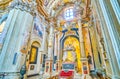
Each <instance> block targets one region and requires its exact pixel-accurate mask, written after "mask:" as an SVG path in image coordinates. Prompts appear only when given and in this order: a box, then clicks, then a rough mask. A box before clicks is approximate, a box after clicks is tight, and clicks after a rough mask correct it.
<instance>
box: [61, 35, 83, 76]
mask: <svg viewBox="0 0 120 79" xmlns="http://www.w3.org/2000/svg"><path fill="white" fill-rule="evenodd" d="M69 44H70V45H72V46H73V47H74V48H75V53H76V60H75V63H76V72H77V73H80V74H81V73H82V70H81V61H80V43H79V38H78V37H77V36H74V35H69V36H66V37H65V38H64V39H63V45H62V50H64V48H65V47H67V46H68V45H69ZM63 53H64V52H63V51H62V57H63ZM67 57H68V59H69V60H72V57H71V54H70V53H68V56H67Z"/></svg>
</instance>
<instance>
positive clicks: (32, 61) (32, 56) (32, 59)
mask: <svg viewBox="0 0 120 79" xmlns="http://www.w3.org/2000/svg"><path fill="white" fill-rule="evenodd" d="M37 52H38V47H35V46H31V51H30V64H36V63H37Z"/></svg>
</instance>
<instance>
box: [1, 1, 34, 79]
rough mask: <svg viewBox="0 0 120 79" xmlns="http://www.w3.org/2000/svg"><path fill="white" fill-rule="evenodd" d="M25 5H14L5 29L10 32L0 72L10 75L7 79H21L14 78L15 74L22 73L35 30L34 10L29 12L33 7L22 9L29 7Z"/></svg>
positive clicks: (3, 52) (4, 47) (3, 50)
mask: <svg viewBox="0 0 120 79" xmlns="http://www.w3.org/2000/svg"><path fill="white" fill-rule="evenodd" d="M13 3H14V2H13ZM23 4H24V2H21V4H20V5H19V4H18V2H17V1H16V2H15V3H14V5H12V6H13V7H12V9H11V10H10V12H9V15H8V19H7V21H6V25H5V27H8V30H7V33H6V38H5V41H4V44H3V48H2V52H1V55H0V60H1V62H0V64H1V65H0V72H1V73H2V72H5V73H6V74H8V76H5V79H8V78H9V79H14V78H15V79H19V76H18V75H16V76H14V74H17V73H18V72H20V69H21V66H22V65H23V64H24V63H25V61H26V54H27V52H28V46H29V45H28V43H29V39H30V34H31V30H32V28H33V15H32V14H31V11H32V10H29V9H30V8H31V7H28V8H27V9H23V10H22V9H20V8H25V7H26V6H27V5H23ZM30 5H32V6H33V4H29V6H30ZM18 6H19V7H18ZM16 7H17V8H16ZM34 7H35V6H34ZM23 46H26V47H25V48H24V50H25V51H26V52H22V51H21V50H22V49H23ZM9 75H11V76H9Z"/></svg>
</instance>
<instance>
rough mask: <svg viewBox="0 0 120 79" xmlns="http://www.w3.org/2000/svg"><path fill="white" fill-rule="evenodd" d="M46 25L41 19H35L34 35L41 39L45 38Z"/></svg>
mask: <svg viewBox="0 0 120 79" xmlns="http://www.w3.org/2000/svg"><path fill="white" fill-rule="evenodd" d="M43 26H44V24H42V23H41V21H40V18H38V17H35V18H34V28H33V33H34V34H35V35H37V36H39V37H40V38H43V31H44V27H43Z"/></svg>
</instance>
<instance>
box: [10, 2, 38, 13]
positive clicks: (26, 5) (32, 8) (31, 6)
mask: <svg viewBox="0 0 120 79" xmlns="http://www.w3.org/2000/svg"><path fill="white" fill-rule="evenodd" d="M36 5H37V4H36V2H35V1H31V2H26V1H25V2H23V1H20V0H19V1H18V0H17V1H13V2H12V3H11V5H10V6H9V9H13V8H16V9H20V10H23V11H27V12H30V13H31V14H35V12H36Z"/></svg>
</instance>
